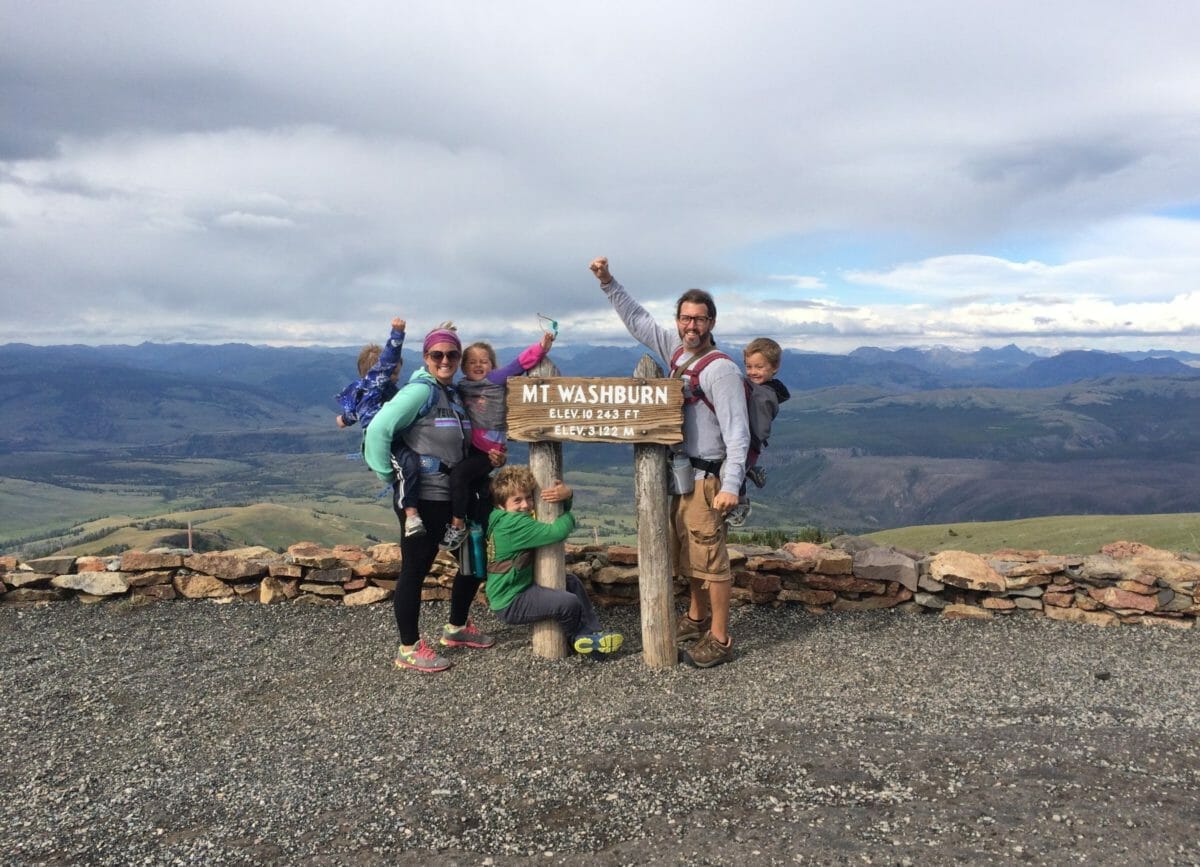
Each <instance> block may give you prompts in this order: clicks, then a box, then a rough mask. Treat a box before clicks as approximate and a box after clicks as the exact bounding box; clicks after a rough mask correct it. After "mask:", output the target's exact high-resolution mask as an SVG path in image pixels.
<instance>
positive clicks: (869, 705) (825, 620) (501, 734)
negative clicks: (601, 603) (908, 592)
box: [0, 602, 1200, 865]
mask: <svg viewBox="0 0 1200 867" xmlns="http://www.w3.org/2000/svg"><path fill="white" fill-rule="evenodd" d="M444 614H445V608H444V607H443V606H439V605H431V606H427V610H426V612H425V614H424V615H423V621H422V625H423V627H425V628H426V630H427V631H430V630H432V629H433V628H434V627H435V625H439V624H440V623H441V622H442V620H441V618H442V617H443V616H444ZM601 615H602V618H603V619H604V620H605V622H606V625H608V624H611V625H612V626H614V627H616V628H620V629H622V630H623V631H625V632H626V635H627V648H628V650H629V652H628V653H624V654H622V655H621V656H620V657H619V658H616V659H613V660H610V661H607V662H593V661H590V660H583V659H578V658H573V659H570V660H565V661H557V662H550V661H546V660H539V659H535V658H533V657H532V655H531V653H530V649H529V647H530V642H529V631H528V630H527V629H509V628H506V627H500V626H499V625H498V624H497V623H496V622H495V621H494V620H493V619H492V618H491V617H490V616H488V615H486V614H481V615H480V616H479V617H478V620H477V622H478V623H479V625H480V626H481V627H483V628H485V629H487V630H489V631H493V632H495V634H496V635H497V636H498V637H499V638H500V643H499V645H498V646H497V648H495V649H494V650H491V651H469V650H460V651H454V652H453V658H454V659H455V661H456V663H457V664H456V666H455V668H454V669H452V670H451V671H450V672H448V673H446V674H442V675H437V676H421V675H417V674H414V673H410V672H395V671H393V670H392V669H391V668H390V654H391V650H392V647H393V630H394V627H393V625H392V621H391V611H390V608H389V607H386V606H375V607H372V608H369V609H351V608H344V607H317V606H302V605H290V606H272V607H259V606H252V605H245V604H240V603H235V604H231V605H214V604H208V603H185V602H178V603H167V604H157V605H151V606H142V607H138V606H132V605H129V604H125V603H110V604H105V605H97V606H84V605H80V604H76V603H70V604H60V605H54V606H50V607H46V608H40V609H19V608H14V607H11V606H0V653H2V656H0V660H2V662H0V695H2V697H3V703H4V711H3V725H2V727H0V731H2V742H0V747H2V750H3V756H2V758H0V793H2V795H0V852H2V853H3V856H0V857H2V859H3V860H4V861H5V862H7V863H19V864H26V863H45V864H67V863H72V864H76V863H88V864H131V863H137V864H176V863H204V864H246V863H277V864H428V863H438V864H494V865H508V864H535V863H536V864H559V863H567V862H576V861H579V860H582V859H581V856H586V860H587V861H588V862H590V863H597V864H685V863H686V864H730V863H734V862H737V863H750V864H759V863H761V864H793V863H829V864H842V863H851V862H852V863H855V864H861V863H887V864H904V863H910V864H931V863H933V864H939V863H952V862H962V861H966V862H971V863H1009V862H1014V863H1033V864H1055V865H1057V864H1064V863H1114V864H1117V863H1131V862H1136V863H1158V864H1172V863H1179V864H1195V863H1200V862H1198V857H1200V856H1198V855H1197V848H1196V843H1195V833H1196V830H1195V829H1196V828H1197V827H1200V692H1198V691H1197V689H1196V671H1197V660H1198V659H1200V633H1197V632H1195V631H1188V632H1180V631H1174V630H1161V629H1148V628H1132V627H1131V628H1124V629H1097V628H1088V627H1078V626H1070V625H1066V624H1059V623H1053V622H1049V621H1045V620H1037V619H1033V618H1029V617H1021V618H1013V619H1009V620H1002V619H997V620H996V621H994V622H992V623H989V624H979V623H969V622H947V621H943V620H940V619H938V618H937V617H933V616H920V615H911V614H899V613H895V612H880V613H873V614H862V615H839V616H825V617H818V616H814V615H810V614H807V613H805V612H803V611H798V610H795V609H790V608H789V609H779V610H773V609H768V608H761V607H754V608H743V609H738V610H735V612H734V622H733V626H734V631H735V635H736V636H737V639H738V644H739V651H740V654H739V658H738V659H737V660H736V662H735V663H733V664H731V665H727V666H722V667H720V668H716V669H712V670H710V671H706V672H701V671H696V670H693V669H690V668H686V667H682V666H680V667H678V668H676V669H674V670H672V671H669V672H653V671H649V670H647V669H646V668H644V667H643V665H642V662H641V658H640V650H641V647H640V638H639V634H638V633H639V626H638V623H637V612H636V611H635V610H622V611H613V610H608V611H602V612H601Z"/></svg>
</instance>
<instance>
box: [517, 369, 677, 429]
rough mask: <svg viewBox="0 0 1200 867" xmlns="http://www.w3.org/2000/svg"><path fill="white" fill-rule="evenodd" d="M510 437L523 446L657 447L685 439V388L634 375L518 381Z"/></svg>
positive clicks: (663, 380) (525, 379) (674, 381)
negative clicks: (559, 443) (617, 444)
mask: <svg viewBox="0 0 1200 867" xmlns="http://www.w3.org/2000/svg"><path fill="white" fill-rule="evenodd" d="M508 436H509V438H510V439H514V440H521V441H523V442H546V441H550V442H604V443H655V444H658V445H673V444H674V443H677V442H680V441H681V440H682V439H683V384H682V383H681V382H680V381H679V380H678V379H642V378H638V377H630V378H628V379H620V378H603V379H601V378H595V377H591V378H589V377H569V376H562V377H539V376H528V377H520V378H515V377H514V378H513V379H512V380H511V381H510V382H509V384H508Z"/></svg>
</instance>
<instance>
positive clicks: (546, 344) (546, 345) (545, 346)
mask: <svg viewBox="0 0 1200 867" xmlns="http://www.w3.org/2000/svg"><path fill="white" fill-rule="evenodd" d="M553 342H554V335H553V334H552V333H551V332H549V331H546V332H543V333H542V352H549V351H550V344H552V343H553Z"/></svg>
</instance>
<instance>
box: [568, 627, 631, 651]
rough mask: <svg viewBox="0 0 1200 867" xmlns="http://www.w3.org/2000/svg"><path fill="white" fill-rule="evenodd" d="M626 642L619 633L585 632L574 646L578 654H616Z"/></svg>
mask: <svg viewBox="0 0 1200 867" xmlns="http://www.w3.org/2000/svg"><path fill="white" fill-rule="evenodd" d="M624 641H625V637H624V636H623V635H621V633H619V632H585V633H584V634H583V635H581V636H579V637H578V638H576V639H575V644H574V645H573V646H574V648H575V652H576V653H616V652H617V651H618V650H620V649H621V645H622V644H623V643H624Z"/></svg>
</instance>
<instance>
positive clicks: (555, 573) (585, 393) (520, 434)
mask: <svg viewBox="0 0 1200 867" xmlns="http://www.w3.org/2000/svg"><path fill="white" fill-rule="evenodd" d="M531 373H532V375H531V376H528V377H514V378H513V379H512V380H510V381H509V383H508V436H509V438H510V439H514V440H522V441H525V442H528V443H529V444H530V445H529V467H530V469H531V470H532V471H533V475H534V477H535V478H536V479H537V482H538V485H539V487H543V488H544V487H546V486H547V485H549V484H551V483H552V482H553V481H554V480H555V479H561V478H562V477H563V465H562V445H561V443H563V442H608V443H632V444H633V445H634V449H633V452H634V476H635V478H634V499H635V500H636V504H637V514H638V563H639V567H638V586H639V595H640V601H641V612H642V659H643V661H644V662H645V663H646V665H647V666H649V667H650V668H670V667H671V666H673V665H675V664H676V663H677V662H678V659H679V654H678V652H677V651H676V649H675V611H674V606H673V602H672V599H673V594H672V579H671V576H672V574H673V573H674V567H673V564H672V562H671V550H670V542H669V533H670V526H671V520H670V513H669V509H668V504H669V503H670V495H669V494H668V493H667V448H666V446H668V445H673V444H674V443H677V442H681V441H682V440H683V384H682V383H681V382H680V381H679V380H678V379H670V378H666V379H664V378H663V375H662V373H663V372H662V368H660V367H659V366H658V365H657V364H656V363H655V362H654V360H653V359H652V358H651V357H650V356H648V355H644V356H642V359H641V362H640V363H639V364H638V366H637V369H636V370H635V371H634V375H633V377H631V378H629V379H609V378H605V379H597V378H586V377H561V376H558V375H557V374H558V368H557V367H556V366H555V364H554V362H552V361H551V360H550V359H548V358H546V359H543V360H542V361H541V363H540V364H538V366H537V367H535V368H534V369H533V370H532V371H531ZM561 514H562V505H561V504H560V503H544V502H539V503H538V508H537V518H538V520H539V521H544V522H547V523H549V522H551V521H553V520H554V519H555V518H556V517H558V516H559V515H561ZM534 581H535V582H536V583H537V584H538V585H540V586H542V587H549V588H552V589H555V590H562V589H565V587H566V563H565V557H564V546H563V544H562V543H561V542H560V543H559V544H557V545H545V546H543V547H541V548H539V549H538V551H537V554H536V555H535V558H534ZM533 652H534V654H535V655H537V656H541V657H543V658H547V659H560V658H562V657H563V656H566V653H567V645H566V641H565V640H564V636H563V634H562V631H561V630H560V629H559V628H558V624H557V623H555V622H554V621H552V620H545V621H539V622H538V623H535V624H534V625H533Z"/></svg>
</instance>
